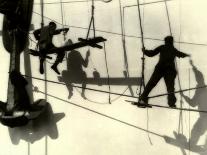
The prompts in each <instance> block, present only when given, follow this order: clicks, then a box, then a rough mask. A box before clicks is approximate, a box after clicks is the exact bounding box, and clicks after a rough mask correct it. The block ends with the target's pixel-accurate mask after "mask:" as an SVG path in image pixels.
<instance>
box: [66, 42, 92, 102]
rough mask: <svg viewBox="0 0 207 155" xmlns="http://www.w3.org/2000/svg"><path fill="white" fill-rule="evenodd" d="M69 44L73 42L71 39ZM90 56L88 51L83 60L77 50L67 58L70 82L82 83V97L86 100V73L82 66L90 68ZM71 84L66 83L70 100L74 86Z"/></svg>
mask: <svg viewBox="0 0 207 155" xmlns="http://www.w3.org/2000/svg"><path fill="white" fill-rule="evenodd" d="M68 44H69V45H70V44H72V41H71V40H70V39H69V40H68ZM89 56H90V51H87V53H86V58H85V59H83V57H82V56H81V54H80V52H78V51H76V50H72V51H71V52H69V53H68V58H67V70H68V73H69V77H68V78H69V79H70V80H69V81H71V83H72V81H78V82H81V83H82V92H81V96H82V97H83V98H84V99H86V97H85V88H86V78H87V76H86V73H85V71H83V68H82V66H84V67H87V66H88V58H89ZM71 83H66V86H67V88H68V90H69V96H68V99H70V98H71V97H72V95H73V86H72V85H71Z"/></svg>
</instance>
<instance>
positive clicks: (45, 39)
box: [33, 22, 69, 74]
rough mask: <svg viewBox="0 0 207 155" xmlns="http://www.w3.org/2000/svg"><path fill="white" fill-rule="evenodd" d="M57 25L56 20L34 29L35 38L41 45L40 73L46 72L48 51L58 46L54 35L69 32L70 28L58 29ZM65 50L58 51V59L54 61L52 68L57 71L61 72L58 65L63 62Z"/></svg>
mask: <svg viewBox="0 0 207 155" xmlns="http://www.w3.org/2000/svg"><path fill="white" fill-rule="evenodd" d="M56 28H57V26H56V24H55V23H54V22H50V23H49V25H48V26H44V27H43V28H41V29H38V30H35V31H34V33H33V34H34V36H35V39H36V40H38V46H39V52H40V73H41V74H43V73H44V68H43V63H44V61H45V58H46V56H47V54H48V51H49V50H51V49H53V48H56V47H55V46H54V44H53V42H52V39H53V36H54V35H57V34H60V33H61V32H64V33H67V32H68V30H69V29H68V28H63V29H56ZM64 55H65V52H64V51H57V61H56V62H55V63H54V65H52V66H51V68H52V69H53V70H54V71H55V72H56V73H57V74H60V72H59V71H58V69H57V65H58V64H59V63H60V62H62V60H63V58H64Z"/></svg>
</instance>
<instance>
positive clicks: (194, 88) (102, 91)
mask: <svg viewBox="0 0 207 155" xmlns="http://www.w3.org/2000/svg"><path fill="white" fill-rule="evenodd" d="M23 76H25V77H28V78H32V79H35V80H40V81H45V80H44V79H41V78H37V77H30V76H27V75H23ZM47 82H49V83H53V84H59V85H65V83H62V82H55V81H51V80H47ZM73 87H76V88H82V87H81V86H76V85H73ZM202 88H207V85H204V86H201V87H193V88H190V89H183V90H181V91H175V92H172V93H180V92H185V91H190V90H196V89H202ZM85 89H87V90H91V91H97V92H101V93H109V92H108V91H104V90H98V89H92V88H85ZM110 93H111V94H113V95H122V96H125V97H130V98H134V99H137V98H138V97H136V96H131V95H125V94H119V93H115V92H110ZM168 94H169V93H165V94H159V95H154V96H149V97H148V98H156V97H160V96H166V95H168ZM159 107H162V106H159ZM167 108H168V109H172V108H170V107H167ZM185 111H188V110H187V109H186V110H185ZM192 111H195V112H207V111H200V110H194V109H192Z"/></svg>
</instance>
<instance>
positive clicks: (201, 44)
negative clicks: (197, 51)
mask: <svg viewBox="0 0 207 155" xmlns="http://www.w3.org/2000/svg"><path fill="white" fill-rule="evenodd" d="M33 13H34V14H36V15H40V13H37V12H34V11H33ZM44 18H46V19H48V20H51V21H54V22H55V23H56V24H59V25H62V24H61V23H60V22H58V21H55V20H54V19H51V18H49V17H46V16H44ZM65 26H68V27H70V28H76V29H83V30H88V28H85V27H80V26H72V25H65ZM96 31H97V32H102V33H108V34H113V35H120V36H121V35H122V34H121V33H116V32H110V31H105V30H98V29H96ZM124 36H125V37H129V38H141V37H140V36H134V35H124ZM144 39H145V40H153V41H161V42H163V39H158V38H150V37H145V38H144ZM174 42H175V43H180V44H187V45H196V46H204V47H206V46H207V44H203V43H192V42H184V41H181V42H178V41H174Z"/></svg>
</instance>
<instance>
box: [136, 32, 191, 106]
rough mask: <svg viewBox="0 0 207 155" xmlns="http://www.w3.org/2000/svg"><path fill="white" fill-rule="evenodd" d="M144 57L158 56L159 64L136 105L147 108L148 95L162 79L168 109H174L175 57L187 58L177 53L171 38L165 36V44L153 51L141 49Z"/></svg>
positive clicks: (181, 53)
mask: <svg viewBox="0 0 207 155" xmlns="http://www.w3.org/2000/svg"><path fill="white" fill-rule="evenodd" d="M143 52H144V54H145V55H147V56H149V57H153V56H155V55H157V54H158V53H159V54H160V59H159V62H158V63H157V65H156V67H155V69H154V72H153V74H152V76H151V78H150V80H149V82H148V83H147V85H146V87H145V89H144V92H143V93H142V95H141V97H140V101H139V104H138V105H143V106H145V105H146V106H147V105H148V95H149V93H150V91H151V90H152V89H153V88H154V87H155V86H156V84H157V83H158V82H159V80H160V79H161V78H162V77H163V78H164V80H165V84H166V86H167V91H168V93H169V95H168V105H169V106H170V107H176V105H175V103H176V97H175V94H174V93H173V92H174V83H175V77H176V74H177V72H176V69H175V62H174V60H175V57H179V58H184V57H186V56H189V55H188V54H185V53H183V52H180V51H178V50H177V49H176V48H175V47H174V45H173V37H172V36H167V37H165V44H164V45H161V46H159V47H157V48H155V49H154V50H145V49H143Z"/></svg>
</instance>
